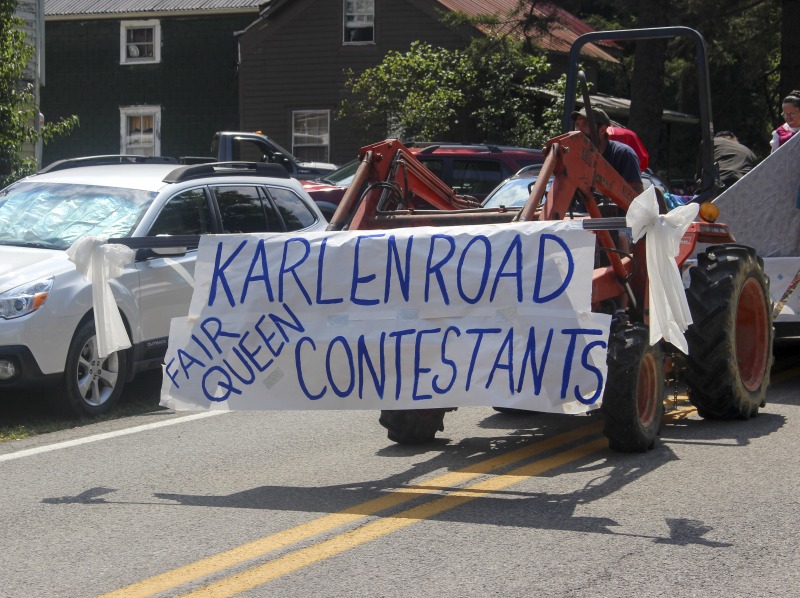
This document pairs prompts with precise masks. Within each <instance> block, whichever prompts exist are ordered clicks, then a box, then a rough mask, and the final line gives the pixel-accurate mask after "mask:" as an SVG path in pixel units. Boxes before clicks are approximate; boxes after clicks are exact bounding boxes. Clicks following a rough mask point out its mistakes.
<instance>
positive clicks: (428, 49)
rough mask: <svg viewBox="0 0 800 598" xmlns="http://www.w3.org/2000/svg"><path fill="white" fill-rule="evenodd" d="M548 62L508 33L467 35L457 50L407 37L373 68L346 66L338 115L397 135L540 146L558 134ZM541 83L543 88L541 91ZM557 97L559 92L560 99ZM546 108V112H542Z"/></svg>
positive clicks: (407, 137) (408, 138)
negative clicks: (405, 45)
mask: <svg viewBox="0 0 800 598" xmlns="http://www.w3.org/2000/svg"><path fill="white" fill-rule="evenodd" d="M549 68H550V65H549V64H548V62H547V60H546V59H545V57H544V56H542V55H536V54H532V53H530V52H528V51H526V50H525V48H524V42H523V41H521V40H519V39H518V38H514V37H512V36H508V35H506V36H499V35H488V36H485V37H476V38H473V39H472V40H471V41H470V43H469V44H468V45H467V46H466V47H465V48H463V49H460V50H446V49H442V48H436V47H434V46H432V45H431V44H428V43H425V42H419V41H418V42H414V43H413V44H412V45H411V48H410V49H409V50H408V51H407V52H389V53H388V54H387V55H386V56H385V57H384V59H383V61H382V62H381V63H380V64H378V65H377V66H375V67H373V68H369V69H366V70H365V71H363V72H362V73H360V74H358V75H356V74H354V73H352V72H351V73H350V74H349V78H348V81H347V87H348V88H349V89H350V91H351V97H350V98H348V99H346V100H345V101H344V102H343V106H342V110H341V111H340V114H339V117H340V118H344V117H346V116H350V117H353V116H356V115H357V116H358V121H359V123H360V124H361V125H362V126H363V127H364V128H365V129H368V130H370V129H375V128H377V129H379V130H384V131H387V130H388V131H390V132H391V133H392V134H395V135H398V136H399V137H401V138H402V139H403V140H406V141H411V140H419V139H422V140H434V139H440V138H444V137H448V136H452V135H456V136H458V137H461V138H462V139H465V140H470V141H481V142H485V143H507V144H516V145H522V146H527V147H542V146H543V144H544V142H545V141H546V140H547V139H549V138H550V137H552V136H553V135H554V134H557V133H558V132H559V131H558V125H559V120H558V118H557V117H556V118H553V117H552V116H553V115H552V114H551V112H558V110H557V108H556V107H555V106H554V103H555V102H556V101H557V100H556V99H554V97H557V98H558V99H559V100H560V99H561V97H562V96H561V95H555V94H554V97H553V96H548V95H547V94H546V90H547V89H548V88H554V87H555V86H556V85H557V83H553V82H552V81H550V82H548V81H547V73H548V71H549ZM543 90H545V91H544V92H543ZM562 103H563V100H562ZM548 111H550V112H548Z"/></svg>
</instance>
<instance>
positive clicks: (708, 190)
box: [562, 26, 718, 202]
mask: <svg viewBox="0 0 800 598" xmlns="http://www.w3.org/2000/svg"><path fill="white" fill-rule="evenodd" d="M678 36H685V37H689V38H691V39H693V40H694V42H695V48H696V50H697V88H698V93H699V96H700V97H699V101H700V128H701V134H702V140H703V144H702V164H703V169H702V172H701V182H700V194H699V196H698V197H697V200H696V201H698V202H702V201H704V200H707V199H713V197H714V196H716V195H717V193H718V189H717V187H716V185H715V176H714V142H713V135H712V132H711V126H712V124H711V123H712V118H711V87H710V85H709V76H708V56H707V53H706V42H705V39H704V38H703V36H702V35H700V32H698V31H695V30H694V29H691V28H689V27H682V26H676V27H652V28H645V29H620V30H619V31H593V32H591V33H585V34H583V35H581V36H580V37H579V38H578V39H576V40H575V42H574V43H573V44H572V48H571V49H570V52H569V69H568V71H567V89H566V97H565V102H564V118H563V121H562V127H563V129H564V132H565V133H566V132H567V131H570V130H571V129H572V116H571V115H572V112H573V110H574V109H575V93H576V90H577V82H576V79H577V66H578V61H579V59H580V53H581V48H583V46H584V45H586V44H588V43H591V42H594V41H602V40H607V41H636V40H646V39H671V38H674V37H678Z"/></svg>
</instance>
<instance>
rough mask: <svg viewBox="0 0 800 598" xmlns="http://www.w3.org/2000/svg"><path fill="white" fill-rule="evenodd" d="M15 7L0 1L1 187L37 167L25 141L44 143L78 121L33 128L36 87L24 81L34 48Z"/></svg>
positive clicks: (74, 119)
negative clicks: (24, 151) (25, 146)
mask: <svg viewBox="0 0 800 598" xmlns="http://www.w3.org/2000/svg"><path fill="white" fill-rule="evenodd" d="M16 6H17V3H16V2H2V3H0V186H5V185H6V184H8V183H10V182H12V181H15V180H17V179H19V178H21V177H23V176H26V175H28V174H30V173H32V172H34V171H35V170H36V161H35V159H33V158H26V157H24V156H23V153H22V150H23V146H24V145H25V144H26V143H32V144H35V143H37V142H39V141H42V142H45V143H46V142H48V141H50V140H52V139H53V138H55V137H57V136H60V135H64V134H67V133H69V132H70V131H71V130H72V129H73V128H74V127H75V126H76V125H77V124H78V117H77V116H71V117H69V118H65V119H61V120H60V121H58V122H55V123H49V124H46V125H44V126H43V127H42V128H41V129H40V130H39V129H37V128H36V126H35V123H36V120H37V119H38V115H39V108H38V106H37V105H36V101H35V99H36V96H35V93H34V92H35V90H34V88H33V85H32V84H30V83H24V82H23V74H24V71H25V67H26V64H28V61H30V60H31V58H32V56H33V54H34V48H33V47H32V46H31V44H29V43H28V39H27V34H26V33H25V32H24V31H23V29H22V25H23V22H22V20H21V19H20V18H19V17H17V16H16V14H15V13H16Z"/></svg>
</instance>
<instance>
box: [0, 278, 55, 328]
mask: <svg viewBox="0 0 800 598" xmlns="http://www.w3.org/2000/svg"><path fill="white" fill-rule="evenodd" d="M52 288H53V277H52V276H51V277H50V278H42V279H41V280H36V281H34V282H29V283H27V284H23V285H20V286H18V287H16V288H13V289H10V290H8V291H6V292H5V293H0V318H5V319H6V320H11V319H13V318H19V317H21V316H24V315H26V314H29V313H31V312H34V311H36V310H37V309H39V308H40V307H41V306H42V305H44V302H45V301H46V300H47V296H48V295H49V294H50V290H51V289H52Z"/></svg>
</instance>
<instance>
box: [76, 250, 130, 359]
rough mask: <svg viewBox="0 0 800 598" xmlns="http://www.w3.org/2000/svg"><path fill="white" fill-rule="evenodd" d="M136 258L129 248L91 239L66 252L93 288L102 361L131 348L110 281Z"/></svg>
mask: <svg viewBox="0 0 800 598" xmlns="http://www.w3.org/2000/svg"><path fill="white" fill-rule="evenodd" d="M134 255H135V253H134V251H133V249H131V248H130V247H125V246H124V245H115V244H111V245H109V244H107V243H106V242H105V239H100V238H98V237H93V236H91V235H87V236H85V237H81V238H80V239H78V240H77V241H75V242H74V243H73V244H72V245H70V247H69V249H67V257H69V259H70V261H71V262H73V263H74V264H75V267H76V268H77V269H78V271H79V272H80V273H81V274H83V276H84V278H86V280H88V281H89V282H90V283H91V285H92V304H93V307H94V326H95V331H96V334H97V353H98V355H99V357H100V358H101V359H105V358H106V357H107V356H108V355H110V354H111V353H114V352H115V351H119V350H121V349H127V348H128V347H130V346H131V341H130V339H129V338H128V332H127V331H126V330H125V324H124V323H123V321H122V316H121V315H120V313H119V308H118V307H117V302H116V301H115V300H114V294H113V293H112V292H111V285H110V284H108V281H109V280H111V279H112V278H116V277H117V276H119V275H120V274H122V272H123V271H124V268H125V265H126V264H128V263H130V262H132V261H133V257H134Z"/></svg>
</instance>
